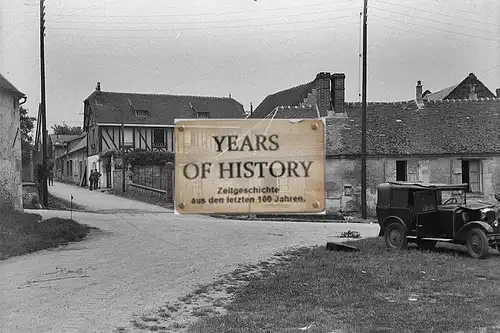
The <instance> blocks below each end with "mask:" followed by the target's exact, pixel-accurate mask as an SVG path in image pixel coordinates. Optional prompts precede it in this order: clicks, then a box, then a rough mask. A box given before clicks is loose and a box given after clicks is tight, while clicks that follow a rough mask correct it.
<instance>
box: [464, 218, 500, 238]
mask: <svg viewBox="0 0 500 333" xmlns="http://www.w3.org/2000/svg"><path fill="white" fill-rule="evenodd" d="M472 228H481V229H483V230H484V231H486V233H490V232H493V227H492V226H491V225H489V224H488V223H486V222H483V221H470V222H468V223H466V224H465V225H463V226H462V228H460V229H458V231H457V234H456V236H455V238H456V239H465V237H467V232H468V231H469V230H470V229H472Z"/></svg>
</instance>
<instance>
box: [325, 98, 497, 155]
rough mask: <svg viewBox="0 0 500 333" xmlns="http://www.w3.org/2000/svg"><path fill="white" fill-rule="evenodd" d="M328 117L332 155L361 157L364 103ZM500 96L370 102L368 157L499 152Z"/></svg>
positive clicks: (347, 106)
mask: <svg viewBox="0 0 500 333" xmlns="http://www.w3.org/2000/svg"><path fill="white" fill-rule="evenodd" d="M345 109H346V111H347V113H348V115H349V118H347V119H338V118H327V120H326V124H327V126H326V133H327V134H326V146H327V147H326V154H327V156H339V155H357V154H360V153H361V118H360V117H359V116H358V115H359V114H360V111H361V104H360V103H346V106H345ZM499 128H500V98H495V99H493V98H490V99H479V100H477V101H472V100H460V101H455V100H447V101H439V102H438V101H434V102H431V101H424V106H423V107H422V108H420V109H419V108H418V107H417V105H416V103H415V101H407V102H389V103H368V105H367V153H368V154H369V155H418V154H422V155H427V154H428V155H434V154H488V153H490V154H491V153H493V154H500V131H499Z"/></svg>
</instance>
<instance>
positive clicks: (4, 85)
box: [0, 73, 25, 97]
mask: <svg viewBox="0 0 500 333" xmlns="http://www.w3.org/2000/svg"><path fill="white" fill-rule="evenodd" d="M0 89H3V90H7V91H9V92H11V93H13V94H14V95H17V96H19V97H25V95H24V94H23V93H22V92H20V91H19V90H17V88H16V87H14V85H13V84H12V83H10V82H9V80H7V79H6V78H5V76H3V75H2V74H1V73H0Z"/></svg>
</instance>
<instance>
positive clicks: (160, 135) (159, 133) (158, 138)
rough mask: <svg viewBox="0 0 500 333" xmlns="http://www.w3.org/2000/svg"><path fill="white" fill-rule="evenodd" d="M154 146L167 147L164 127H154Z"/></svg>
mask: <svg viewBox="0 0 500 333" xmlns="http://www.w3.org/2000/svg"><path fill="white" fill-rule="evenodd" d="M153 147H165V130H164V129H163V128H155V129H153Z"/></svg>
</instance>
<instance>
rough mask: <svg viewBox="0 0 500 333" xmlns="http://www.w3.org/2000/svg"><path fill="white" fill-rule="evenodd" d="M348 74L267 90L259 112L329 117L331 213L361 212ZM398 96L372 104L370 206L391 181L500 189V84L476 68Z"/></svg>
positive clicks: (356, 107)
mask: <svg viewBox="0 0 500 333" xmlns="http://www.w3.org/2000/svg"><path fill="white" fill-rule="evenodd" d="M344 80H345V75H343V74H341V73H339V74H333V75H330V74H329V73H319V74H318V75H317V76H316V78H315V80H313V81H311V82H309V83H307V84H303V85H299V86H296V87H294V88H290V89H287V90H284V91H281V92H278V93H275V94H272V95H269V96H267V97H266V98H265V99H264V101H263V102H262V103H261V104H260V105H259V106H258V107H257V108H256V110H255V112H254V113H253V115H252V117H257V118H264V117H272V116H274V117H276V118H290V119H293V118H324V119H325V121H326V125H327V126H326V175H325V177H326V184H325V187H326V195H327V207H328V211H330V212H341V213H345V212H359V209H360V206H359V205H360V198H361V159H360V156H361V117H360V113H361V103H359V102H345V90H344V83H345V82H344ZM422 89H423V86H422V84H421V82H420V81H418V82H417V85H416V87H415V98H414V99H412V100H406V101H398V102H368V103H367V187H368V189H367V204H368V213H369V214H370V215H371V216H374V215H375V205H376V186H377V185H378V184H379V183H382V182H386V181H396V180H398V181H421V182H427V183H428V182H439V183H468V184H469V192H470V195H471V196H472V197H476V198H480V199H484V200H491V201H493V202H495V199H494V197H493V196H494V194H495V193H497V192H500V131H499V130H498V129H499V128H500V95H499V93H500V89H497V90H496V93H497V96H495V95H494V94H493V93H492V92H491V91H490V90H489V89H488V88H486V87H485V86H484V84H482V83H481V82H480V81H479V80H478V79H477V77H476V76H475V75H474V74H472V73H471V74H469V75H468V76H467V77H466V78H465V79H464V80H462V81H461V82H460V83H458V84H456V85H454V86H452V87H448V88H445V89H443V90H440V91H437V92H435V93H431V92H430V91H426V92H425V93H424V92H423V91H422Z"/></svg>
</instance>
